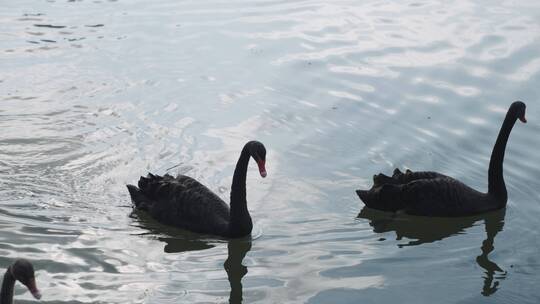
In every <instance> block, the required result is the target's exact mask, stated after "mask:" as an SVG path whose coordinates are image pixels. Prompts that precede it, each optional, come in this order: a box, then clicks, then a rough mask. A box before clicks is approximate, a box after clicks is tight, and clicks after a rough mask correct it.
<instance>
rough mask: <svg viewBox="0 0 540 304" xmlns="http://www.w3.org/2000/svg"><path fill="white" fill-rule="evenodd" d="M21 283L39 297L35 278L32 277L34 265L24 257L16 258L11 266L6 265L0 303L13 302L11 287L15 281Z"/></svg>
mask: <svg viewBox="0 0 540 304" xmlns="http://www.w3.org/2000/svg"><path fill="white" fill-rule="evenodd" d="M16 280H18V281H19V282H21V283H23V284H24V286H26V288H28V290H29V291H30V292H31V293H32V295H33V296H34V298H36V299H38V300H39V299H40V298H41V293H40V292H39V290H38V289H37V287H36V279H35V277H34V266H32V263H30V262H29V261H27V260H25V259H17V260H16V261H15V262H14V263H13V264H11V266H9V267H8V269H7V270H6V273H5V274H4V280H3V281H2V291H0V304H11V303H13V287H14V286H15V281H16Z"/></svg>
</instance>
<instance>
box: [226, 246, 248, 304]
mask: <svg viewBox="0 0 540 304" xmlns="http://www.w3.org/2000/svg"><path fill="white" fill-rule="evenodd" d="M227 249H228V252H229V256H228V257H227V260H226V261H225V263H224V264H223V268H225V271H226V272H227V277H228V279H229V283H230V284H231V293H230V296H229V303H231V304H233V303H242V278H243V277H244V276H245V275H246V274H247V272H248V269H247V267H246V266H244V265H242V261H243V260H244V257H245V256H246V254H247V253H248V251H249V250H250V249H251V239H237V240H230V241H229V243H228V244H227Z"/></svg>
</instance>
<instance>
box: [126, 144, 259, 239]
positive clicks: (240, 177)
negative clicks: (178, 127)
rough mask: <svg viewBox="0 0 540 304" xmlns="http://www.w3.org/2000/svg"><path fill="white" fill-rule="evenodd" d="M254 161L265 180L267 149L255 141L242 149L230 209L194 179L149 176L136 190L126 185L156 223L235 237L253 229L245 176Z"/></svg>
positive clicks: (234, 177)
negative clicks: (250, 161) (251, 159)
mask: <svg viewBox="0 0 540 304" xmlns="http://www.w3.org/2000/svg"><path fill="white" fill-rule="evenodd" d="M250 157H253V159H254V160H255V161H256V162H257V165H258V166H259V173H260V174H261V176H262V177H266V169H265V160H266V149H265V148H264V145H263V144H262V143H260V142H258V141H250V142H248V143H247V144H246V145H245V146H244V148H243V149H242V153H241V154H240V158H239V159H238V162H237V164H236V168H235V169H234V176H233V180H232V186H231V203H230V205H231V206H230V209H229V206H228V205H227V204H226V203H225V202H224V201H223V200H222V199H221V198H219V197H218V196H217V195H216V194H214V193H213V192H212V191H210V190H209V189H208V188H206V187H205V186H204V185H202V184H201V183H199V182H198V181H196V180H195V179H193V178H191V177H189V176H185V175H178V176H177V177H176V178H175V177H172V176H170V175H168V174H165V175H164V176H158V175H153V174H148V176H147V177H142V176H141V178H140V179H139V184H138V186H139V187H138V188H137V187H135V186H133V185H127V188H128V190H129V194H130V195H131V200H132V201H133V203H134V204H135V207H136V208H137V209H139V210H144V211H146V212H148V213H149V214H150V215H151V216H152V217H153V218H155V219H156V220H157V221H159V222H161V223H163V224H166V225H173V226H176V227H180V228H183V229H187V230H191V231H194V232H198V233H206V234H213V235H219V236H224V237H229V238H237V237H243V236H246V235H249V234H250V233H251V229H252V228H253V223H252V221H251V216H250V215H249V211H248V208H247V201H246V174H247V168H248V163H249V158H250Z"/></svg>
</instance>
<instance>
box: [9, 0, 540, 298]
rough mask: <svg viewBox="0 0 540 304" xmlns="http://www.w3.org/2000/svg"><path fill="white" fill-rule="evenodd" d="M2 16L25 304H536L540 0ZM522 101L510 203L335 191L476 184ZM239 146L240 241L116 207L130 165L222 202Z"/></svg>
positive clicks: (217, 6) (23, 7)
mask: <svg viewBox="0 0 540 304" xmlns="http://www.w3.org/2000/svg"><path fill="white" fill-rule="evenodd" d="M1 6H2V8H1V9H0V66H1V69H0V99H1V100H0V130H1V132H0V268H1V269H2V271H3V269H5V267H7V265H8V264H9V263H10V262H11V261H12V260H13V259H14V258H16V257H26V258H28V259H30V260H32V261H33V262H34V265H35V268H36V270H37V281H38V285H39V287H40V288H41V289H42V292H43V302H44V303H228V302H230V303H240V302H242V301H243V303H313V304H315V303H333V304H338V303H364V304H366V303H395V302H396V301H399V302H400V303H402V304H405V303H505V304H506V303H539V302H540V291H539V290H538V283H539V282H540V274H539V272H540V255H539V251H540V233H539V232H538V223H539V218H540V192H539V191H538V189H540V178H539V177H540V166H539V164H540V153H538V151H539V149H540V139H539V138H538V134H540V133H539V132H540V109H539V108H538V107H537V105H538V99H539V97H540V86H539V83H540V51H539V50H540V2H538V1H532V0H530V1H499V2H498V4H495V2H493V1H485V0H484V1H482V0H479V1H474V2H473V1H464V0H456V1H422V0H420V1H399V2H396V1H371V0H368V1H279V0H257V1H239V0H233V1H222V0H209V1H172V0H155V1H140V0H132V1H125V0H117V1H81V0H77V1H72V0H71V1H55V0H49V1H29V0H16V1H15V0H4V1H2V4H1ZM518 99H519V100H523V101H525V102H526V103H527V105H528V108H527V118H528V121H529V122H528V123H527V124H521V123H517V124H516V126H515V128H514V131H513V133H512V134H511V137H510V141H509V143H508V149H507V151H506V152H507V153H506V161H505V179H506V183H507V188H508V192H509V201H508V207H507V208H506V210H503V211H499V212H493V213H490V214H487V215H484V216H479V217H474V218H459V219H451V220H443V219H427V218H415V217H409V216H405V215H395V216H394V215H392V214H385V213H378V212H374V211H373V210H362V207H363V204H362V203H361V202H360V200H359V199H358V198H357V197H356V194H355V193H354V190H355V189H358V188H368V187H370V186H371V177H372V175H373V174H375V173H378V172H384V173H387V174H390V173H391V172H392V170H393V168H394V167H399V168H401V169H405V168H411V169H413V170H436V171H439V172H442V173H445V174H448V175H451V176H454V177H456V178H458V179H460V180H462V181H464V182H465V183H467V184H469V185H471V186H472V187H474V188H477V189H479V190H482V191H485V189H486V188H487V166H488V162H489V156H490V153H491V149H492V147H493V144H494V142H495V138H496V136H497V133H498V131H499V127H500V125H501V123H502V120H503V118H504V115H505V112H506V109H507V107H508V106H509V105H510V103H511V102H512V101H514V100H518ZM251 139H258V140H260V141H262V142H263V143H264V144H265V145H266V147H267V150H268V155H267V170H268V177H267V178H266V179H261V178H260V177H259V176H258V173H257V170H256V166H255V165H254V164H253V163H252V164H251V165H250V170H249V173H248V182H247V184H248V185H247V186H248V189H247V191H248V205H249V209H250V212H251V215H252V217H253V220H254V224H255V228H254V232H253V237H252V239H251V240H246V239H243V240H235V241H230V242H227V241H226V240H223V239H215V238H212V237H208V236H200V235H196V234H191V233H187V232H185V231H181V230H176V229H173V228H169V227H164V226H161V225H159V224H157V223H155V222H153V221H152V220H151V219H148V218H146V217H145V216H144V214H133V213H132V209H131V202H130V198H129V196H128V193H127V191H126V188H125V185H126V184H127V183H134V182H136V181H137V180H138V177H139V176H140V175H143V174H146V172H148V171H152V172H156V173H160V174H162V173H165V172H170V173H185V174H189V175H191V176H193V177H195V178H197V179H199V180H200V181H201V182H203V183H205V184H206V185H208V187H209V188H210V189H212V190H214V191H216V192H217V193H219V194H220V196H221V197H223V198H224V199H225V200H226V201H228V195H229V189H230V183H231V177H232V172H233V170H234V165H235V163H236V160H237V158H238V156H239V152H240V150H241V148H242V146H243V144H244V143H245V142H247V141H248V140H251ZM171 167H173V168H172V169H169V170H168V171H167V169H168V168H171ZM16 299H18V300H19V302H18V303H28V302H30V301H32V300H31V296H30V294H29V293H28V292H26V291H25V290H24V289H23V288H22V287H20V286H18V287H17V289H16Z"/></svg>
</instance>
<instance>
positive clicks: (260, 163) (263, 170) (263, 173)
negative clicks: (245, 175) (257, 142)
mask: <svg viewBox="0 0 540 304" xmlns="http://www.w3.org/2000/svg"><path fill="white" fill-rule="evenodd" d="M257 166H259V173H260V174H261V176H262V177H266V168H265V167H264V160H258V161H257Z"/></svg>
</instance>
